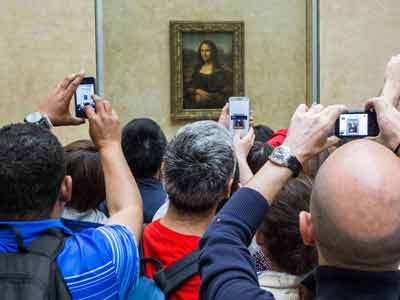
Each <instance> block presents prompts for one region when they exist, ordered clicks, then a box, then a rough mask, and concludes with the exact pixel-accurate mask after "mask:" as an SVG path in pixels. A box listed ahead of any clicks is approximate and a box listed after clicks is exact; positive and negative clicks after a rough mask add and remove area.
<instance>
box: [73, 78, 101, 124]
mask: <svg viewBox="0 0 400 300" xmlns="http://www.w3.org/2000/svg"><path fill="white" fill-rule="evenodd" d="M95 92H96V84H95V79H94V77H85V78H83V80H82V81H81V83H80V85H79V86H78V88H77V89H76V91H75V115H76V116H77V117H79V118H86V113H85V106H86V105H91V106H92V107H93V109H94V110H96V103H95V102H94V101H93V99H92V95H94V94H95Z"/></svg>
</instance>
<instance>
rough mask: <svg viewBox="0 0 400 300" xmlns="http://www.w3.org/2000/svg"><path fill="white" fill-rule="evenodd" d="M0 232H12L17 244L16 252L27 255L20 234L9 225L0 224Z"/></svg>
mask: <svg viewBox="0 0 400 300" xmlns="http://www.w3.org/2000/svg"><path fill="white" fill-rule="evenodd" d="M0 230H11V231H12V232H14V234H15V240H16V242H17V247H18V251H19V252H20V253H27V252H28V250H27V249H26V247H25V246H24V242H23V241H24V239H23V238H22V235H21V232H20V231H19V230H18V229H17V228H15V227H13V226H11V225H10V224H0Z"/></svg>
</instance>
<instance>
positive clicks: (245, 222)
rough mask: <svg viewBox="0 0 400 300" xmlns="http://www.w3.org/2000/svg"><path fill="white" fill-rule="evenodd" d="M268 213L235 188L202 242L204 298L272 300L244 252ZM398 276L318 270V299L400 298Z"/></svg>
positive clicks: (254, 196) (255, 196)
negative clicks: (259, 281) (237, 297)
mask: <svg viewBox="0 0 400 300" xmlns="http://www.w3.org/2000/svg"><path fill="white" fill-rule="evenodd" d="M267 210H268V203H267V201H266V200H265V199H264V197H263V196H262V195H261V194H259V193H258V192H256V191H254V190H252V189H249V188H242V189H239V190H238V191H237V192H236V193H235V194H234V195H233V196H232V198H231V200H230V201H228V203H227V204H225V206H224V207H223V208H222V209H221V211H220V212H219V213H218V215H217V216H216V217H215V219H214V221H213V222H212V223H211V225H210V226H209V227H208V229H207V231H206V233H205V234H204V236H203V238H202V239H201V240H200V248H201V249H202V251H203V252H202V254H201V256H200V272H201V279H202V282H201V288H200V299H202V300H225V299H226V300H228V299H232V295H240V300H268V299H270V300H272V299H274V298H273V296H272V294H270V293H269V292H267V291H265V290H262V289H260V288H259V284H258V280H257V274H256V271H255V267H254V264H253V262H252V260H251V256H250V253H249V251H248V250H247V247H248V245H249V244H250V241H251V238H252V237H253V235H254V234H255V232H256V229H257V227H258V225H259V224H260V223H261V222H262V220H263V218H264V215H265V213H266V212H267ZM399 274H400V273H398V272H380V273H374V272H360V271H353V270H346V269H338V268H333V267H319V268H317V270H316V281H317V282H316V286H317V288H316V292H317V295H316V296H317V298H316V299H319V300H338V299H340V300H343V299H345V300H346V299H349V300H350V299H352V300H356V299H360V300H361V299H362V300H365V299H367V300H368V299H371V300H372V299H374V300H377V299H385V300H386V299H390V300H391V299H396V300H398V299H400V297H399V295H400V284H399V283H400V275H399Z"/></svg>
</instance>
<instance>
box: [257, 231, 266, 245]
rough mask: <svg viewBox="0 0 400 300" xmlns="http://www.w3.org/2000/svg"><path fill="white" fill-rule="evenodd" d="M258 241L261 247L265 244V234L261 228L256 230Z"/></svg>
mask: <svg viewBox="0 0 400 300" xmlns="http://www.w3.org/2000/svg"><path fill="white" fill-rule="evenodd" d="M256 242H257V245H258V246H260V247H262V246H264V245H265V238H264V234H263V233H262V232H261V230H260V229H257V231H256Z"/></svg>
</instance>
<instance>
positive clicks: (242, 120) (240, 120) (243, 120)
mask: <svg viewBox="0 0 400 300" xmlns="http://www.w3.org/2000/svg"><path fill="white" fill-rule="evenodd" d="M249 126H250V99H249V97H229V130H230V131H231V132H233V131H234V130H240V136H241V137H243V136H245V135H246V134H247V132H248V131H249Z"/></svg>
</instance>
